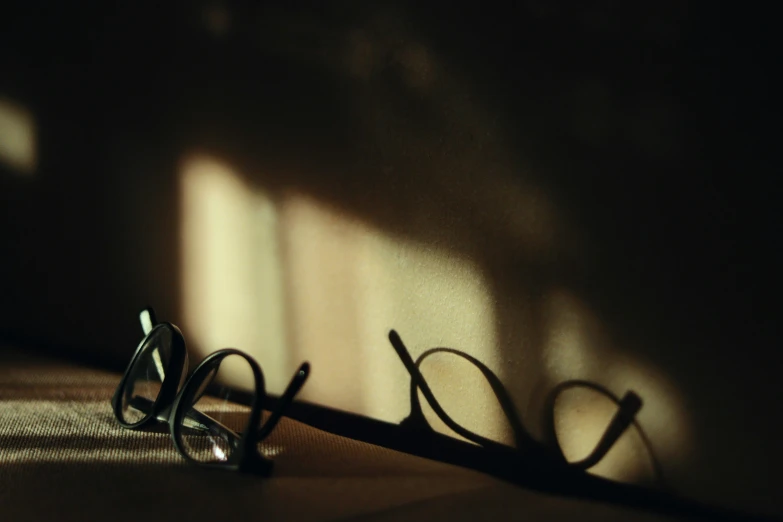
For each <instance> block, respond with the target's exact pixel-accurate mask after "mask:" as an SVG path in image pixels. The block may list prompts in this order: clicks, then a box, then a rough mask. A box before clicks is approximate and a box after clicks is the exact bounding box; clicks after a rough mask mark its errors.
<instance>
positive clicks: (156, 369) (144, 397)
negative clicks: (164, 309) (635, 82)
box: [120, 328, 172, 424]
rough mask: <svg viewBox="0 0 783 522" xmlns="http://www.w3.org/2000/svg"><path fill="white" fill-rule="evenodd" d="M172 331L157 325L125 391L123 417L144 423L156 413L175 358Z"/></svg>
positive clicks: (131, 421) (129, 375)
mask: <svg viewBox="0 0 783 522" xmlns="http://www.w3.org/2000/svg"><path fill="white" fill-rule="evenodd" d="M171 335H172V334H171V330H169V329H168V328H157V329H156V330H154V331H153V332H152V333H151V334H150V335H149V336H148V337H147V339H146V340H145V341H144V345H143V346H142V348H141V351H140V353H139V356H138V358H137V359H136V361H135V362H134V363H133V367H132V368H131V370H130V372H129V373H128V379H127V381H126V382H125V387H124V388H123V393H122V408H121V410H120V413H121V415H122V420H123V421H124V422H127V423H129V424H134V423H137V422H140V421H141V420H142V419H144V418H146V417H148V416H149V415H150V414H151V413H152V406H153V405H154V404H155V400H156V399H157V398H158V394H159V393H160V388H161V384H163V379H164V377H165V376H166V368H167V367H168V365H169V361H170V360H171Z"/></svg>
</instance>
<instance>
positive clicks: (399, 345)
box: [389, 330, 508, 450]
mask: <svg viewBox="0 0 783 522" xmlns="http://www.w3.org/2000/svg"><path fill="white" fill-rule="evenodd" d="M389 341H390V342H391V345H392V347H394V351H395V352H397V356H399V358H400V360H402V364H403V365H405V369H406V370H408V373H409V374H410V376H411V379H413V382H414V383H415V384H416V386H417V387H418V388H419V389H420V390H421V392H422V394H424V398H425V399H427V402H428V403H429V405H430V407H432V409H433V410H434V411H435V414H436V415H437V416H438V417H439V418H440V420H442V421H443V423H444V424H445V425H446V426H448V427H449V428H450V429H451V430H453V431H454V432H455V433H457V434H459V435H461V436H462V437H464V438H466V439H468V440H470V441H472V442H475V443H476V444H480V445H482V446H484V447H486V448H495V449H502V450H508V447H507V446H505V445H503V444H500V443H499V442H496V441H494V440H491V439H488V438H486V437H482V436H481V435H478V434H476V433H473V432H471V431H469V430H466V429H465V428H463V427H462V426H460V425H459V424H457V423H456V422H454V420H453V419H452V418H451V417H449V415H448V413H446V412H445V411H444V410H443V408H442V407H441V405H440V403H439V402H438V400H437V399H436V398H435V395H434V394H433V393H432V390H431V389H430V387H429V385H428V384H427V381H426V380H424V376H423V375H422V374H421V371H420V370H419V367H418V366H416V363H415V362H414V361H413V358H412V357H411V355H410V353H409V352H408V349H407V348H406V347H405V344H404V343H403V342H402V339H401V338H400V335H399V334H398V333H397V332H396V331H394V330H390V331H389Z"/></svg>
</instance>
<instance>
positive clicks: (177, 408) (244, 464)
mask: <svg viewBox="0 0 783 522" xmlns="http://www.w3.org/2000/svg"><path fill="white" fill-rule="evenodd" d="M139 318H140V321H141V325H142V330H143V331H144V337H143V338H142V340H141V341H140V342H139V344H138V346H137V347H136V350H135V351H134V353H133V356H132V357H131V360H130V362H129V363H128V366H127V368H126V369H125V372H124V373H123V376H122V378H121V379H120V382H119V384H118V385H117V389H116V390H115V392H114V395H113V396H112V399H111V405H112V409H113V412H114V416H115V418H116V419H117V421H118V422H119V424H120V426H122V427H123V428H126V429H131V430H140V429H143V428H145V427H148V426H149V425H151V424H153V423H161V424H168V427H169V433H170V435H171V438H172V442H173V444H174V447H175V448H176V450H177V451H178V452H179V453H180V455H182V456H183V457H184V458H185V459H186V460H187V461H189V462H191V463H194V464H197V465H199V466H201V467H205V468H214V469H223V470H232V471H238V472H253V473H258V474H261V475H269V474H271V472H272V469H273V467H274V462H273V461H272V460H270V459H267V458H266V457H264V456H263V455H261V453H260V451H259V450H258V444H259V443H260V442H261V441H263V440H264V439H265V438H266V437H267V436H268V435H269V434H270V433H271V432H272V430H273V429H274V428H275V426H276V425H277V423H278V422H279V421H280V419H281V418H282V416H283V414H284V412H285V411H286V410H287V408H288V406H289V405H290V404H291V402H292V401H293V399H294V397H295V396H296V394H297V393H298V392H299V390H300V389H301V388H302V386H303V385H304V383H305V381H306V380H307V378H308V377H309V374H310V364H309V363H307V362H304V363H302V364H301V365H300V367H299V370H298V371H297V372H296V373H295V374H294V377H293V378H292V379H291V381H290V382H289V384H288V386H287V387H286V389H285V391H284V393H283V395H282V396H281V397H280V398H279V399H278V400H277V401H276V403H277V407H276V408H275V410H274V411H273V412H272V414H271V415H270V417H269V418H268V419H267V420H266V422H264V424H263V425H262V426H260V427H259V428H258V429H257V430H252V429H248V428H250V427H251V426H259V424H260V421H261V416H262V410H263V406H264V402H265V399H266V398H267V397H268V396H267V394H266V389H265V380H264V374H263V371H262V370H261V366H260V365H259V364H258V362H257V361H256V360H255V359H254V358H253V357H251V356H250V355H248V354H246V353H245V352H242V351H241V350H238V349H235V348H224V349H221V350H218V351H215V352H213V353H211V354H209V355H208V356H206V357H205V358H204V359H203V360H202V361H201V362H200V363H199V364H198V366H197V367H196V368H195V369H194V370H193V371H192V372H191V373H190V374H188V372H187V368H188V362H189V357H188V352H187V347H186V344H185V338H184V336H183V334H182V332H181V331H180V329H179V328H178V327H177V326H176V325H174V324H172V323H169V322H160V323H159V322H157V320H156V316H155V311H154V309H153V308H152V307H147V308H145V309H144V310H142V311H141V313H140V314H139ZM164 329H167V330H168V331H169V332H170V334H171V342H170V346H169V350H170V357H169V360H168V362H167V363H166V371H165V372H164V375H163V376H162V378H161V385H160V390H159V391H158V394H157V396H156V398H155V401H154V402H153V403H152V407H151V408H150V411H149V413H147V414H146V415H145V416H144V417H143V418H142V419H140V420H139V421H137V422H126V421H125V420H124V419H123V415H122V413H121V412H122V397H123V394H124V392H125V391H126V388H127V385H128V381H129V379H130V378H131V375H132V370H133V369H134V367H135V365H136V363H137V362H138V360H139V358H140V357H141V356H142V354H143V353H144V352H145V348H148V346H147V345H148V343H149V342H150V340H151V339H153V336H154V335H155V334H156V332H159V331H161V330H164ZM231 355H236V356H240V357H242V358H243V359H245V361H247V363H248V364H249V365H250V368H251V370H252V372H253V378H254V384H255V386H254V390H253V398H252V400H251V401H250V405H249V406H250V414H249V416H248V419H247V422H246V428H245V429H244V430H243V431H242V432H241V433H236V432H234V431H233V430H231V429H230V428H228V427H226V426H223V425H222V424H221V423H220V422H218V421H217V420H215V419H212V418H211V417H210V416H209V415H206V414H205V413H202V412H199V411H198V410H195V409H194V408H193V406H195V403H196V402H197V401H198V399H195V400H194V396H195V395H196V393H198V392H199V391H201V390H200V386H196V384H198V385H201V384H203V381H204V380H205V378H206V377H207V376H208V375H209V373H210V372H211V371H212V370H213V369H215V370H216V369H217V368H219V366H220V363H221V362H222V361H223V360H224V359H225V358H226V357H228V356H231ZM172 376H173V377H174V378H172ZM207 389H208V387H205V389H204V390H203V391H202V395H203V394H204V392H206V390H207ZM192 390H195V391H192ZM186 391H187V392H189V393H185V392H186ZM145 400H146V399H145ZM185 405H189V410H188V409H186V408H185ZM191 412H193V413H191ZM188 415H191V418H192V419H193V420H195V421H196V422H201V423H202V424H207V425H212V426H218V427H219V429H220V430H221V431H224V432H226V433H227V434H229V435H230V436H231V437H232V441H231V443H232V445H234V449H233V451H231V454H230V455H229V456H228V458H227V459H226V461H224V462H220V463H215V462H202V461H199V460H197V459H194V458H193V457H191V456H190V455H189V454H188V452H187V451H186V450H185V448H184V445H183V442H182V428H183V420H184V418H185V417H186V416H188ZM237 438H238V440H237Z"/></svg>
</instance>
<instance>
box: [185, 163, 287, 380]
mask: <svg viewBox="0 0 783 522" xmlns="http://www.w3.org/2000/svg"><path fill="white" fill-rule="evenodd" d="M180 181H181V194H182V236H181V241H182V266H181V277H182V310H183V313H184V322H183V327H184V329H185V330H184V331H185V332H187V333H186V337H187V339H188V342H189V343H190V344H191V345H193V346H195V347H196V349H197V351H199V352H200V353H201V354H202V355H205V354H206V353H208V352H212V351H215V350H217V349H220V348H225V347H234V348H239V349H241V350H243V351H246V352H248V353H250V354H252V355H253V356H254V357H256V358H257V360H258V361H259V363H260V364H261V366H262V368H263V369H264V375H265V377H266V378H267V386H268V388H269V389H270V390H272V391H277V392H281V391H282V390H283V388H284V387H285V384H286V383H287V379H288V377H290V376H286V375H285V374H286V371H285V370H287V369H288V368H287V363H288V359H287V357H286V335H285V317H284V307H283V306H281V303H283V301H284V299H283V288H282V280H283V275H282V267H281V264H280V252H279V240H278V218H277V212H276V209H275V206H274V203H273V201H272V200H271V199H270V198H269V197H268V196H267V195H266V194H265V193H264V192H263V191H258V190H254V189H251V188H250V187H248V186H246V185H245V183H244V182H243V181H242V180H241V179H240V177H239V176H238V175H237V173H236V172H235V171H234V170H233V169H232V168H231V167H230V166H229V165H227V164H226V163H223V162H222V161H220V160H218V159H216V158H212V157H209V156H205V155H192V156H189V157H186V158H185V159H184V161H183V162H182V164H181V178H180ZM239 384H245V385H247V383H239Z"/></svg>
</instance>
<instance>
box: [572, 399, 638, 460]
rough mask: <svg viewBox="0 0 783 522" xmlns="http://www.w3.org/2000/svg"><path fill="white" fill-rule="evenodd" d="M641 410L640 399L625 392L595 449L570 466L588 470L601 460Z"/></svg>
mask: <svg viewBox="0 0 783 522" xmlns="http://www.w3.org/2000/svg"><path fill="white" fill-rule="evenodd" d="M641 409H642V399H641V397H639V396H638V395H636V394H635V393H634V392H632V391H630V390H629V391H627V392H625V395H624V396H623V398H622V399H621V400H620V403H619V409H618V410H617V412H616V413H615V414H614V417H612V420H611V422H610V423H609V426H608V427H607V428H606V431H604V434H603V436H602V437H601V440H599V441H598V444H597V445H596V447H595V449H594V450H593V451H592V452H591V453H590V454H589V455H588V456H587V457H585V458H584V459H582V460H580V461H577V462H572V463H571V465H572V466H574V467H577V468H579V469H590V468H592V467H593V466H595V465H596V464H598V462H600V461H601V459H603V458H604V457H605V456H606V454H607V453H608V452H609V450H610V449H612V446H614V444H615V443H616V442H617V440H618V439H619V438H620V436H621V435H622V434H623V433H625V430H627V429H628V428H629V427H630V426H631V424H633V423H634V421H635V420H636V414H637V413H639V410H641Z"/></svg>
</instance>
